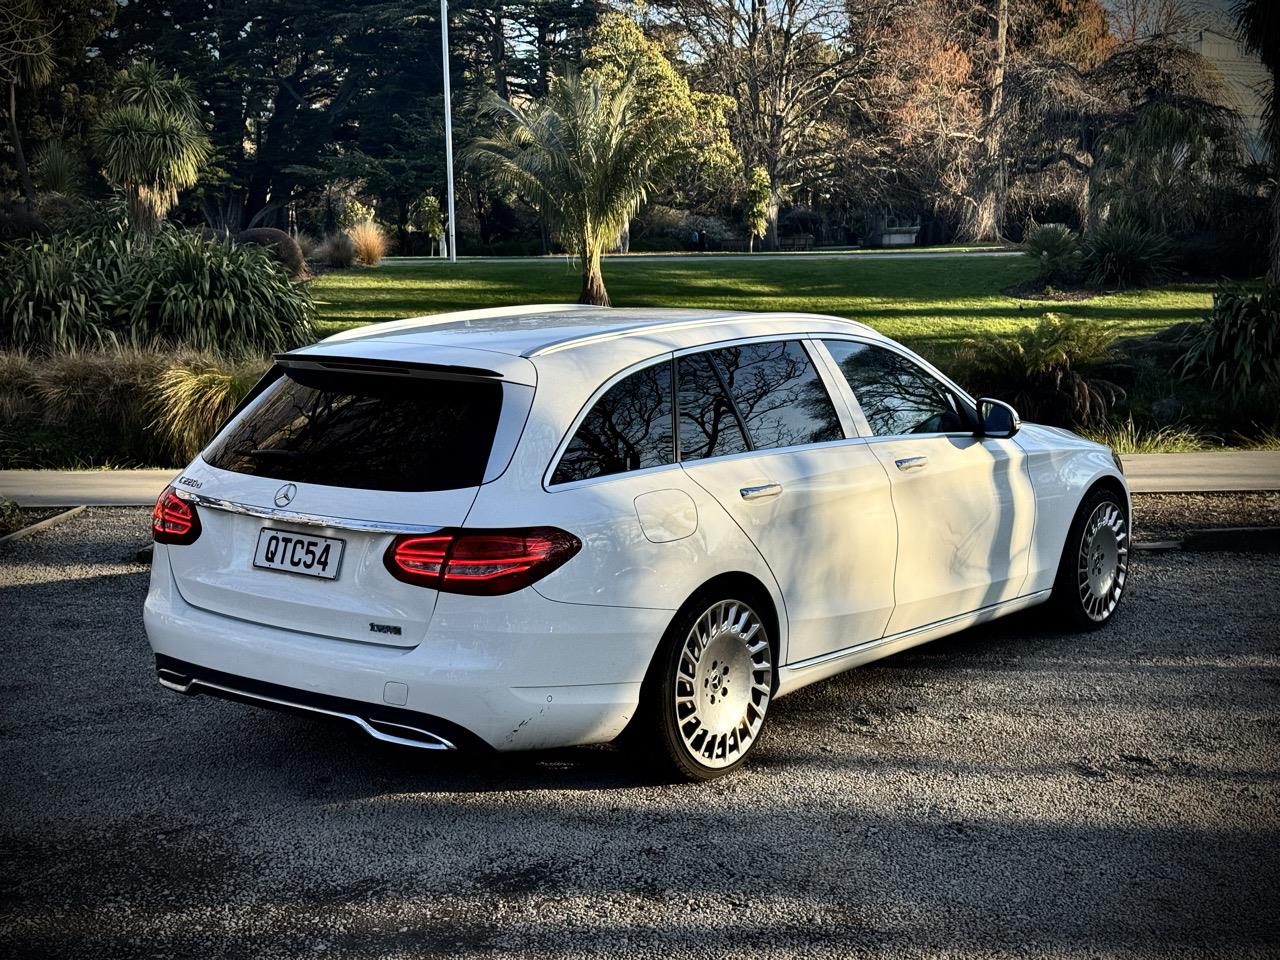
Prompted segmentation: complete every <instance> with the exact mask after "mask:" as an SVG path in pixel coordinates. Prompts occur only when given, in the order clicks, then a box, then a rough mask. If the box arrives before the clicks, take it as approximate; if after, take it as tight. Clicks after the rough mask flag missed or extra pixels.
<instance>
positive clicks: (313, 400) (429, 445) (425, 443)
mask: <svg viewBox="0 0 1280 960" xmlns="http://www.w3.org/2000/svg"><path fill="white" fill-rule="evenodd" d="M501 409H502V385H501V384H500V383H496V382H495V383H485V382H477V381H468V380H438V379H432V378H429V377H406V376H380V375H376V374H363V373H333V372H329V371H303V370H297V369H292V370H287V371H285V373H284V375H283V376H282V377H281V378H280V379H279V380H277V381H276V382H275V383H273V384H272V385H271V386H270V387H268V388H267V389H266V391H265V392H264V393H263V395H262V396H261V397H260V398H259V399H258V401H257V402H256V403H255V404H254V405H253V406H252V407H251V408H250V410H249V411H248V413H247V414H246V415H245V416H244V417H242V418H241V420H240V422H239V423H237V424H235V425H234V426H233V427H231V428H230V429H229V430H227V431H226V433H224V434H223V435H222V437H221V438H219V439H218V440H217V441H216V442H215V443H214V444H213V446H212V447H211V448H210V449H209V451H208V452H207V453H206V454H205V460H206V461H208V462H209V463H210V464H212V465H213V466H215V467H219V468H221V469H223V470H234V471H235V472H236V473H247V474H251V475H253V476H259V477H271V478H273V479H276V480H292V481H295V482H298V483H320V484H326V485H328V486H333V487H356V488H362V489H367V490H399V491H410V490H414V491H431V490H456V489H459V488H462V487H474V486H476V485H478V484H479V483H480V482H481V481H482V480H483V479H484V472H485V466H486V465H487V464H488V462H489V451H490V448H491V447H492V446H493V438H494V433H495V432H496V430H497V425H498V414H499V412H500V411H501Z"/></svg>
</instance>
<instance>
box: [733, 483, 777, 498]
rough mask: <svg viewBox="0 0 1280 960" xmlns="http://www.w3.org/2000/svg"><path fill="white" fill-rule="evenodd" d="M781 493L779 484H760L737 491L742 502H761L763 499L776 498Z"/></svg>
mask: <svg viewBox="0 0 1280 960" xmlns="http://www.w3.org/2000/svg"><path fill="white" fill-rule="evenodd" d="M781 492H782V484H780V483H762V484H760V485H759V486H758V487H743V488H742V489H741V490H739V491H738V493H740V494H741V495H742V499H743V500H763V499H764V498H765V497H776V496H777V495H778V494H780V493H781Z"/></svg>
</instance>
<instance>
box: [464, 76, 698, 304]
mask: <svg viewBox="0 0 1280 960" xmlns="http://www.w3.org/2000/svg"><path fill="white" fill-rule="evenodd" d="M635 90H636V87H635V84H634V83H633V82H631V81H628V82H626V83H624V84H622V85H621V86H619V87H617V88H613V87H611V86H607V85H606V84H604V83H603V82H602V81H601V80H600V79H599V78H598V77H585V76H582V75H580V74H578V73H576V72H573V71H567V72H566V73H564V74H563V75H562V76H558V77H555V78H554V79H553V80H552V83H551V88H550V90H548V92H547V95H546V97H544V98H542V99H541V100H538V101H534V102H533V103H530V104H527V105H525V104H517V103H512V102H510V101H508V100H503V99H502V98H500V97H498V96H497V95H496V94H491V95H490V96H489V97H488V98H487V100H486V102H485V112H486V114H487V115H488V116H490V117H491V118H492V119H493V121H494V122H495V124H497V127H496V129H495V131H494V132H493V133H492V134H491V135H490V136H487V137H481V138H479V139H477V140H476V141H475V142H474V143H472V144H471V146H470V147H468V148H467V150H466V152H465V159H466V161H467V162H469V163H471V164H474V165H475V166H476V167H477V168H478V169H481V170H483V171H485V172H487V173H488V174H489V176H490V177H492V179H493V180H494V181H495V182H496V183H497V184H499V185H500V186H503V187H507V188H509V189H511V190H513V191H515V192H517V193H519V194H521V195H522V196H524V197H525V198H526V199H527V200H528V201H529V202H530V203H531V204H532V205H533V206H534V207H535V208H536V209H537V210H538V212H539V213H540V214H541V215H542V217H543V219H544V220H545V221H546V222H547V224H548V226H550V227H551V229H552V230H554V231H556V232H557V233H558V234H559V236H560V239H561V241H562V242H563V243H564V244H565V246H566V247H567V248H568V249H569V250H571V251H572V252H573V254H574V255H575V256H577V257H578V258H579V260H580V261H581V264H582V292H581V295H580V296H579V302H580V303H590V304H596V305H599V306H608V305H609V294H608V292H607V291H606V290H605V286H604V277H603V275H602V274H601V272H600V260H601V257H602V256H603V254H604V253H605V251H606V250H608V249H609V248H610V247H611V246H612V245H613V244H614V243H615V242H616V240H617V238H618V236H619V234H620V233H621V232H622V230H623V228H624V227H625V226H626V224H627V222H628V220H629V219H630V218H631V217H632V216H633V215H634V214H635V211H636V209H637V208H638V207H639V205H640V204H641V203H642V202H643V201H644V199H645V196H646V195H647V193H648V192H649V191H650V190H652V189H653V188H654V187H655V186H657V185H658V184H660V183H661V182H662V179H663V177H664V175H665V174H666V172H667V168H668V167H669V166H670V164H671V161H672V159H673V157H674V156H675V152H674V145H673V144H672V142H671V140H670V138H669V137H668V136H667V130H666V128H665V125H664V124H663V122H662V121H661V119H660V118H658V117H655V116H647V117H646V116H644V115H643V114H642V113H641V111H640V109H639V107H638V105H637V103H636V96H635Z"/></svg>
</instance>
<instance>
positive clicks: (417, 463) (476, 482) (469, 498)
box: [169, 363, 532, 646]
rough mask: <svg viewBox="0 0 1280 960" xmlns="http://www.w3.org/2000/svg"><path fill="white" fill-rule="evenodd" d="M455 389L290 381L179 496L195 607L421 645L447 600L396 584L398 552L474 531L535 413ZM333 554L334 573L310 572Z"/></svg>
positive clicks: (377, 376) (428, 376)
mask: <svg viewBox="0 0 1280 960" xmlns="http://www.w3.org/2000/svg"><path fill="white" fill-rule="evenodd" d="M440 373H441V371H439V370H438V369H437V370H432V371H430V372H424V371H423V370H420V369H415V368H412V367H405V366H399V367H396V368H390V367H388V368H386V369H385V370H378V368H377V367H376V366H374V367H372V368H367V369H363V370H334V369H325V368H323V367H321V366H319V365H315V364H310V365H309V364H305V363H304V364H295V365H292V366H290V367H287V368H285V369H284V370H283V372H282V373H281V375H280V376H279V378H278V379H277V380H276V381H275V382H274V383H272V384H271V385H270V386H269V387H267V388H266V390H265V391H264V392H263V393H262V395H261V396H259V397H258V398H257V399H256V400H255V401H254V402H253V403H252V404H251V405H250V406H249V407H248V409H247V410H245V411H244V412H243V413H242V414H241V415H240V416H239V417H238V418H236V419H235V420H234V421H233V422H232V424H231V425H230V426H229V427H228V428H227V429H225V430H224V431H223V432H222V433H221V434H220V435H219V437H218V438H217V439H216V440H215V441H214V442H213V443H212V444H211V445H210V446H209V448H208V449H207V450H206V451H205V452H204V454H203V455H202V457H201V458H200V459H199V460H197V461H196V463H195V464H193V465H192V466H191V467H189V468H188V469H187V470H186V471H184V473H183V475H182V477H181V478H180V479H179V481H178V485H177V487H178V489H179V490H180V491H182V493H183V495H185V496H188V497H191V498H193V499H194V500H195V503H196V509H197V511H198V513H199V516H200V521H201V526H202V533H201V534H200V536H199V538H198V539H197V540H196V541H195V542H194V543H192V544H189V545H185V546H174V547H170V548H169V558H170V566H171V569H172V570H173V575H174V578H175V581H176V585H177V588H178V591H179V592H180V593H181V595H182V597H183V598H184V599H185V600H186V601H187V602H188V603H190V604H192V605H193V606H196V607H199V608H201V609H205V610H209V611H211V612H214V613H219V614H223V615H225V616H231V617H236V618H239V619H243V620H246V621H251V622H255V623H263V624H268V625H270V626H273V627H281V628H284V629H289V630H297V631H301V632H305V633H313V634H318V635H321V636H326V637H335V638H341V639H346V640H356V641H363V642H372V643H380V644H390V645H397V646H414V645H416V644H417V643H419V642H420V641H421V640H422V638H423V636H424V635H425V633H426V629H427V625H428V623H429V621H430V618H431V613H432V611H433V609H434V605H435V593H434V591H431V590H426V589H423V588H422V587H419V586H412V585H409V584H406V583H401V582H399V581H397V580H395V579H393V578H392V577H391V576H390V574H389V573H388V572H387V570H386V569H385V568H384V566H383V555H384V553H385V551H386V548H387V546H388V545H389V544H390V542H391V540H392V539H393V538H394V536H395V535H396V534H397V533H402V532H428V531H431V530H434V529H438V528H440V527H448V526H457V525H460V524H461V523H462V522H463V520H464V519H465V518H466V515H467V512H468V511H469V510H470V508H471V504H472V503H473V502H474V500H475V497H476V494H477V492H478V490H479V488H480V484H481V483H482V482H484V479H485V474H486V471H487V470H488V469H489V464H490V460H491V458H492V457H495V456H501V454H502V451H500V450H495V447H504V446H505V445H506V444H507V440H506V439H505V438H507V437H509V436H511V435H513V434H518V432H519V428H520V426H521V425H522V423H523V420H522V416H523V414H527V412H528V406H529V401H530V399H531V397H532V388H531V387H529V386H525V385H519V384H511V383H503V382H500V381H499V380H496V379H492V378H488V379H486V378H483V377H468V376H462V377H449V376H441V375H440ZM516 421H519V422H516ZM510 442H511V443H514V440H511V441H510ZM505 452H506V453H507V454H509V452H510V451H509V450H506V451H505ZM315 538H322V539H319V540H317V539H315ZM300 543H301V544H302V546H301V548H299V546H298V545H299V544H300ZM325 547H328V548H329V550H328V554H327V556H325V557H324V559H325V561H326V562H325V563H324V564H317V563H315V562H311V563H308V561H311V560H312V558H313V557H314V558H316V559H317V560H318V559H319V558H320V556H321V555H322V554H323V553H324V549H325ZM289 556H292V558H293V559H294V560H295V561H296V560H299V559H300V562H296V563H292V564H290V563H285V562H281V558H282V557H289ZM272 564H274V566H275V567H276V569H272V568H270V567H271V566H272Z"/></svg>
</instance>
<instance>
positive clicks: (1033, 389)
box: [957, 314, 1125, 427]
mask: <svg viewBox="0 0 1280 960" xmlns="http://www.w3.org/2000/svg"><path fill="white" fill-rule="evenodd" d="M1113 339H1114V337H1113V335H1112V334H1111V332H1110V331H1108V330H1107V329H1106V328H1105V327H1101V326H1098V325H1097V324H1095V323H1093V322H1092V321H1089V320H1084V319H1081V318H1078V317H1060V316H1057V315H1055V314H1046V315H1045V317H1044V318H1043V319H1042V320H1041V321H1040V322H1039V323H1037V324H1036V325H1035V326H1034V327H1028V328H1024V329H1022V330H1019V331H1018V332H1017V333H1015V334H1013V335H1012V336H1007V337H990V338H987V339H984V340H966V341H965V342H964V344H963V345H962V348H961V352H960V355H959V357H958V358H957V359H958V361H959V366H960V367H961V368H966V367H967V370H965V374H964V375H965V376H966V378H967V379H969V380H970V381H971V382H972V383H973V385H974V386H975V387H976V388H978V389H979V391H980V392H981V393H984V394H989V395H991V396H996V397H1003V398H1005V399H1006V400H1008V401H1009V402H1010V403H1012V404H1013V406H1014V407H1015V408H1017V410H1018V411H1019V413H1021V414H1022V415H1023V416H1025V417H1026V418H1027V419H1028V420H1036V421H1039V422H1041V423H1049V424H1054V425H1059V426H1070V427H1075V426H1081V425H1084V424H1089V423H1097V422H1101V421H1103V420H1105V419H1106V416H1107V414H1108V412H1109V411H1110V409H1111V406H1112V404H1113V403H1115V401H1117V400H1119V399H1120V398H1122V397H1123V396H1124V395H1125V393H1124V390H1122V389H1121V388H1120V387H1119V386H1117V385H1116V384H1114V383H1111V382H1110V381H1108V380H1104V379H1101V378H1100V377H1097V376H1092V375H1090V374H1089V372H1088V367H1090V366H1093V365H1096V364H1100V363H1103V362H1105V361H1106V360H1107V359H1108V358H1109V357H1110V355H1111V343H1112V340H1113Z"/></svg>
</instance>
